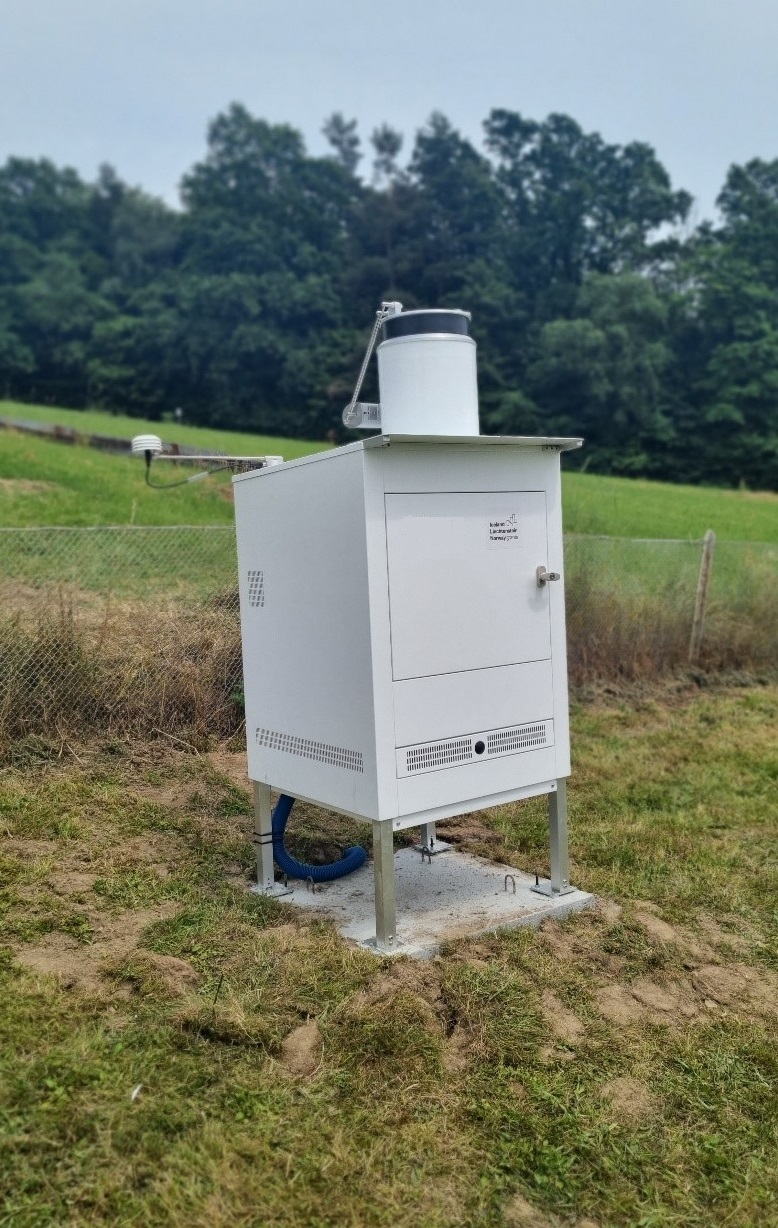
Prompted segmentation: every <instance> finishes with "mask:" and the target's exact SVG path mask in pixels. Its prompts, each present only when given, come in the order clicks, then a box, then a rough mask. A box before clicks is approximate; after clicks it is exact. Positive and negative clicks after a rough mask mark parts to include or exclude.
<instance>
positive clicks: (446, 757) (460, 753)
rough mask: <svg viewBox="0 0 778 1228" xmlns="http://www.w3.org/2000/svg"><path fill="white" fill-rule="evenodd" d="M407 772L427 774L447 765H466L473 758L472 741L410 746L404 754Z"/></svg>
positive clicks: (459, 739) (459, 740) (457, 739)
mask: <svg viewBox="0 0 778 1228" xmlns="http://www.w3.org/2000/svg"><path fill="white" fill-rule="evenodd" d="M405 754H406V760H405V766H406V768H407V770H408V771H409V772H429V771H430V770H431V769H432V768H438V767H445V766H446V765H447V764H449V763H466V762H467V761H468V760H470V759H472V758H473V739H472V738H454V739H453V740H452V741H450V742H432V743H430V744H429V745H427V746H412V747H411V748H410V749H409V750H407V751H406V752H405Z"/></svg>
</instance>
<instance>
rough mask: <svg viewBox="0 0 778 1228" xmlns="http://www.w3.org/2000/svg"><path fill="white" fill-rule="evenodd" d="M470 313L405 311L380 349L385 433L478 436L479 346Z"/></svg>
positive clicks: (387, 326)
mask: <svg viewBox="0 0 778 1228" xmlns="http://www.w3.org/2000/svg"><path fill="white" fill-rule="evenodd" d="M469 322H470V316H469V315H468V313H467V312H464V311H446V310H431V309H425V310H422V311H403V312H400V313H399V314H398V315H395V316H390V317H388V319H386V320H385V321H384V323H383V326H382V328H383V336H384V340H383V341H382V342H381V344H380V345H379V347H378V351H377V354H378V386H379V389H380V399H381V433H382V434H384V435H393V434H394V435H478V434H479V427H478V378H477V373H476V344H475V341H473V338H472V337H471V336H470V335H469V331H468V325H469Z"/></svg>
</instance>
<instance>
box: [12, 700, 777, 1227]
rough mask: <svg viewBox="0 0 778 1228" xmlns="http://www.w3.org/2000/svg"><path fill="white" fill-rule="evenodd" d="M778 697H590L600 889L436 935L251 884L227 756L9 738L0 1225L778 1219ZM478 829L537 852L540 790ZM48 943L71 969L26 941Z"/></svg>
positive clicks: (344, 827) (581, 733) (346, 835)
mask: <svg viewBox="0 0 778 1228" xmlns="http://www.w3.org/2000/svg"><path fill="white" fill-rule="evenodd" d="M776 720H778V689H776V688H764V689H760V690H734V691H731V692H726V691H719V692H715V693H714V692H712V693H708V694H706V693H699V692H697V693H696V694H689V693H685V692H677V693H676V692H675V691H673V690H664V691H662V692H660V691H655V692H645V693H643V694H641V693H638V692H632V693H631V694H626V693H625V694H624V695H622V696H619V695H611V696H610V697H608V696H604V697H601V698H600V700H599V701H598V702H596V703H594V704H590V705H587V706H581V707H578V708H577V709H576V710H575V711H574V713H573V728H574V739H573V745H574V748H575V758H576V762H575V770H574V777H573V784H572V787H571V793H570V799H571V835H572V854H573V863H574V867H575V869H574V877H575V881H576V882H577V883H578V884H579V885H580V886H582V887H584V888H587V889H589V890H594V891H598V892H601V893H603V894H605V895H607V897H608V898H609V900H610V904H609V905H608V906H607V907H606V908H603V909H602V910H600V911H598V912H596V913H592V914H588V915H587V914H580V915H579V916H578V917H576V918H573V919H571V920H570V921H569V922H566V923H565V924H564V925H551V926H549V927H547V928H546V929H544V930H543V931H541V932H528V931H513V932H510V933H507V932H506V933H502V934H498V935H495V936H492V937H486V938H481V939H478V940H473V941H460V942H458V943H456V944H453V945H452V946H450V947H449V948H447V949H445V950H444V952H443V953H442V955H441V957H440V958H439V959H437V960H435V961H432V962H430V963H426V964H424V963H415V962H413V961H409V960H407V959H402V958H401V959H399V960H396V961H394V962H392V961H389V960H384V959H378V958H376V957H373V956H371V955H369V954H367V953H366V952H364V951H360V950H356V949H353V948H351V947H349V946H348V945H347V944H346V943H345V942H343V941H342V940H341V939H340V938H339V937H338V936H337V934H336V933H335V932H334V931H333V929H332V928H331V927H330V926H329V924H328V923H326V922H325V921H320V920H312V919H311V918H310V915H309V914H307V915H306V917H305V918H301V917H299V916H297V915H295V913H294V912H293V911H292V910H291V909H288V908H285V907H284V906H283V905H282V904H279V903H278V902H275V901H269V900H264V899H261V898H258V897H254V896H251V895H248V894H246V892H245V891H244V889H243V887H242V881H245V878H246V876H247V875H248V873H249V870H250V866H251V862H252V856H253V850H252V847H251V844H250V840H249V829H250V805H249V799H248V796H247V795H246V794H244V793H243V792H242V791H241V790H240V789H239V788H236V787H235V785H234V784H232V783H230V779H229V778H228V777H227V776H225V775H223V772H222V769H224V770H226V761H225V760H224V759H223V757H222V758H217V759H213V760H212V759H209V758H208V757H207V756H204V755H196V754H193V753H184V752H183V751H176V750H175V749H174V748H173V747H172V746H171V745H170V744H169V743H168V744H166V745H163V744H162V743H160V742H156V743H149V744H145V745H143V746H140V745H133V744H132V743H127V742H124V741H116V742H111V743H106V742H102V743H99V744H98V743H93V744H91V745H86V746H84V745H80V744H79V745H73V746H72V747H70V748H68V747H67V746H64V745H63V744H62V742H61V741H58V740H54V741H53V742H50V743H47V742H45V741H43V740H41V739H38V740H33V741H29V740H28V741H27V742H21V743H17V744H16V746H15V747H14V749H13V751H12V755H11V758H10V759H8V760H7V761H6V763H7V766H6V767H5V769H4V770H3V772H2V775H0V807H1V813H2V817H3V823H4V826H5V839H4V841H3V844H4V849H3V857H4V861H3V867H4V879H3V881H4V890H3V896H2V902H3V908H4V913H5V916H4V929H3V933H4V941H5V955H4V959H3V961H2V964H1V967H2V971H1V972H0V976H1V977H2V981H3V993H2V998H1V999H0V1002H1V1003H2V1004H1V1005H0V1054H1V1055H2V1057H1V1060H2V1064H3V1071H4V1078H3V1081H2V1084H1V1085H0V1140H2V1141H0V1189H2V1191H3V1193H2V1197H3V1198H4V1203H3V1208H4V1209H3V1211H2V1212H0V1224H4V1225H13V1226H14V1228H28V1226H30V1228H31V1226H33V1225H35V1228H38V1226H39V1225H49V1224H57V1225H58V1224H63V1223H68V1224H77V1225H81V1224H84V1225H87V1224H89V1225H96V1224H134V1225H149V1226H151V1225H154V1226H155V1228H156V1226H157V1225H171V1226H174V1225H175V1226H178V1225H184V1224H186V1225H195V1226H199V1225H202V1226H203V1228H205V1225H208V1226H209V1228H211V1226H215V1228H221V1226H222V1225H224V1226H226V1225H228V1224H229V1225H246V1226H248V1225H265V1224H267V1225H282V1226H287V1225H288V1226H290V1228H297V1226H298V1225H306V1226H308V1225H312V1226H313V1228H336V1226H337V1228H341V1226H342V1225H353V1226H359V1228H372V1226H373V1225H375V1226H379V1225H389V1224H391V1225H395V1226H396V1228H406V1226H408V1228H410V1226H411V1225H412V1226H413V1228H452V1226H458V1225H484V1226H486V1228H492V1226H494V1228H497V1226H499V1225H524V1228H527V1226H530V1228H532V1226H534V1228H539V1226H541V1225H549V1224H553V1225H559V1226H561V1225H565V1226H568V1228H569V1226H572V1225H578V1226H579V1228H583V1225H584V1224H586V1225H591V1224H596V1225H599V1228H606V1226H608V1225H630V1226H635V1228H638V1226H641V1228H648V1226H651V1228H665V1226H672V1228H708V1226H710V1225H719V1224H720V1225H724V1224H726V1225H728V1226H731V1228H755V1226H756V1225H759V1226H760V1228H761V1226H762V1225H766V1226H769V1225H775V1224H778V1100H776V1097H775V1094H774V1089H775V1085H776V1079H778V1058H777V1057H776V1053H777V1052H778V1049H777V1048H776V1039H778V1035H777V1033H778V998H776V988H777V986H778V979H777V976H778V958H777V957H776V940H777V939H778V917H777V916H776V911H775V900H776V899H777V898H778V871H777V870H776V865H775V859H774V850H773V844H772V841H773V834H772V827H773V825H774V820H775V814H776V801H777V797H776V793H777V790H778V785H777V783H776V782H777V780H778V757H777V755H776V745H775V738H774V729H775V725H776ZM60 756H61V757H60ZM76 756H77V757H76ZM33 766H34V767H35V770H34V771H33V770H31V768H32V767H33ZM316 817H318V822H319V825H320V827H321V828H322V830H323V831H324V832H325V833H327V836H328V838H329V839H331V840H333V841H334V842H335V843H338V842H339V841H341V840H350V839H351V838H353V831H354V828H353V825H351V824H344V823H342V822H341V821H340V820H337V819H335V818H333V817H332V816H326V815H318V816H315V815H314V813H313V812H311V811H308V812H304V813H303V815H302V823H301V825H300V827H298V831H300V830H308V829H310V828H311V826H312V824H313V822H314V819H315V818H316ZM479 825H480V827H481V828H482V830H483V832H484V833H486V834H488V836H489V847H490V849H491V851H492V855H493V856H495V857H498V858H504V859H506V860H507V861H509V862H510V863H512V864H514V865H518V866H519V867H523V868H527V869H533V868H535V867H536V866H537V867H539V868H541V869H543V868H544V859H545V856H546V825H545V818H544V814H543V810H542V807H541V805H540V803H529V804H524V805H519V806H511V807H505V808H503V809H501V810H498V811H494V812H490V813H489V814H487V815H485V816H480V817H479V819H478V820H477V821H476V820H474V819H473V818H469V819H465V820H463V821H462V823H461V824H459V826H460V827H461V828H462V829H463V830H464V829H465V828H468V829H470V830H471V831H475V829H476V828H477V827H478V826H479ZM452 826H453V827H454V828H456V827H457V824H456V823H455V824H453V825H452ZM357 830H358V831H360V830H361V831H362V834H363V836H364V834H366V829H357ZM473 838H474V837H473ZM293 839H294V836H293ZM449 855H456V854H449ZM68 883H70V888H68ZM619 906H620V907H619ZM155 910H156V912H155ZM79 918H80V919H81V921H82V928H81V930H79V929H78V925H77V924H76V923H77V921H78V919H79ZM144 919H145V920H146V921H148V924H147V927H146V928H145V930H144V931H141V932H137V933H136V934H135V937H134V938H133V940H132V942H130V943H129V945H127V944H125V946H124V948H122V949H117V947H116V945H115V943H116V940H117V938H116V936H117V935H120V934H121V933H122V932H123V929H126V927H127V926H131V925H132V924H137V922H138V921H139V920H140V921H144ZM25 939H26V940H27V941H26V942H25V941H24V940H25ZM112 942H113V943H114V946H111V943H112ZM31 943H32V945H31ZM36 943H37V946H36V945H35V944H36ZM47 943H48V944H49V946H48V947H47V945H46V944H47ZM57 943H59V944H64V945H61V950H62V956H61V958H62V963H63V968H65V970H66V971H67V968H70V969H71V971H72V969H75V971H74V972H72V975H71V974H70V973H68V975H66V976H65V978H64V981H60V982H58V981H57V980H56V978H54V977H51V976H49V975H45V974H43V973H41V972H36V971H35V970H34V968H32V966H31V957H30V952H31V951H33V952H35V951H38V952H39V953H40V952H41V951H43V952H44V953H45V952H46V950H49V951H53V952H55V953H56V952H57V951H58V950H60V947H58V946H57V945H56V944H57ZM16 955H18V956H19V958H20V959H21V960H22V963H21V964H20V963H19V962H17V959H16ZM79 960H82V961H86V962H87V964H88V965H89V967H90V968H91V977H92V979H91V981H90V980H87V981H85V982H82V981H80V980H79V976H78V966H79V964H78V961H79ZM68 961H70V962H69V963H68ZM89 961H91V963H90V962H89ZM32 962H34V961H32ZM68 976H70V981H69V982H68ZM182 977H185V979H184V980H182ZM717 977H718V978H719V981H721V979H722V978H723V979H724V981H725V982H726V978H730V983H731V984H732V985H737V986H740V989H739V991H738V992H737V993H734V992H733V993H731V994H729V995H727V993H726V992H723V991H722V989H721V987H720V986H719V987H718V988H717V983H718V982H717V980H716V978H717ZM706 978H707V981H706ZM738 978H739V979H738ZM749 978H750V979H749ZM68 983H69V987H67V986H68ZM711 985H712V988H711V987H710V986H711ZM706 986H707V988H706ZM646 994H648V995H649V997H648V998H646ZM657 994H659V995H660V996H661V994H664V995H665V996H666V997H667V999H668V1000H669V1001H671V1002H672V1003H674V1004H675V1005H674V1006H673V1007H672V1009H669V1008H668V1009H665V1008H661V1009H660V1008H659V1007H657V1006H656V1001H657V1000H658V999H657ZM619 995H621V998H620V997H619ZM635 995H637V996H635ZM641 995H642V999H641ZM651 995H653V997H652V996H651ZM614 996H615V997H614ZM622 999H623V1001H622ZM613 1000H615V1001H616V1002H617V1004H618V1002H620V1001H621V1002H622V1005H624V1003H627V1004H628V1005H629V1004H631V1006H630V1010H631V1012H632V1013H631V1014H628V1015H627V1017H626V1018H625V1019H622V1020H621V1021H619V1020H618V1018H617V1016H614V1014H613V1010H612V1009H610V1010H609V1009H608V1008H607V1003H608V1002H609V1001H611V1002H612V1001H613ZM641 1001H643V1002H644V1003H645V1002H646V1001H648V1002H649V1003H651V1002H653V1003H654V1005H653V1006H651V1005H649V1006H645V1005H642V1006H641ZM571 1016H572V1018H573V1021H574V1022H575V1023H576V1026H575V1027H573V1028H572V1030H571V1022H570V1017H571ZM306 1020H315V1021H316V1027H315V1028H314V1029H313V1031H314V1034H315V1036H316V1037H317V1038H318V1040H317V1047H316V1049H315V1052H314V1053H313V1056H312V1061H311V1062H309V1064H308V1065H307V1066H305V1067H304V1068H303V1067H300V1066H299V1065H298V1066H295V1064H294V1061H292V1060H291V1058H290V1052H291V1050H290V1044H291V1041H292V1040H294V1038H295V1037H296V1036H299V1034H300V1028H301V1025H303V1024H304V1023H305V1021H306ZM309 1056H310V1055H309ZM139 1084H142V1088H141V1090H140V1092H139V1093H138V1094H137V1095H136V1098H135V1099H134V1100H132V1099H131V1092H132V1091H133V1089H135V1088H137V1086H138V1085H139ZM625 1088H626V1089H627V1090H628V1091H629V1092H630V1095H631V1097H632V1099H631V1101H630V1100H629V1097H627V1099H626V1100H625V1097H624V1090H625Z"/></svg>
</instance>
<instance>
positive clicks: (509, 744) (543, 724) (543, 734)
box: [397, 720, 554, 776]
mask: <svg viewBox="0 0 778 1228" xmlns="http://www.w3.org/2000/svg"><path fill="white" fill-rule="evenodd" d="M553 745H554V722H553V721H552V720H547V721H535V722H534V724H532V725H514V726H512V727H511V728H509V729H487V730H484V732H483V733H471V734H467V736H465V737H461V738H448V739H447V740H446V741H445V742H425V743H417V745H416V746H398V747H397V775H398V776H413V775H416V774H417V773H418V772H436V771H441V770H443V769H445V768H451V767H461V766H462V765H463V764H465V763H489V762H490V761H491V760H492V759H498V758H500V757H501V756H503V755H516V754H519V753H520V752H521V751H530V750H536V749H538V748H540V747H544V746H553Z"/></svg>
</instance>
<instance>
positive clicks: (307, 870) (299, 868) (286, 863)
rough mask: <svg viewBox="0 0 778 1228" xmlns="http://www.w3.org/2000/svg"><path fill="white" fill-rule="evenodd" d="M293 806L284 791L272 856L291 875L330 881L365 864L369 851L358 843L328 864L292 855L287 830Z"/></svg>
mask: <svg viewBox="0 0 778 1228" xmlns="http://www.w3.org/2000/svg"><path fill="white" fill-rule="evenodd" d="M292 806H294V798H293V797H289V795H288V794H286V793H282V794H281V796H280V797H279V799H278V801H277V802H276V808H275V810H274V811H273V820H272V826H273V860H274V861H275V863H276V865H277V866H278V868H279V870H282V871H283V873H284V874H288V875H289V877H290V878H310V879H311V881H312V882H314V883H331V882H332V880H333V879H335V878H343V877H344V876H345V875H346V874H353V872H354V870H358V869H359V868H360V866H363V865H364V864H365V862H366V861H367V853H366V852H365V850H364V849H363V848H362V846H361V845H359V844H355V845H354V846H353V847H352V848H350V849H346V852H345V854H344V855H343V857H341V859H340V861H333V862H332V863H331V864H330V865H328V866H312V865H308V864H307V862H304V861H298V860H297V858H296V857H292V855H291V853H288V852H287V851H286V849H285V848H284V832H285V831H286V824H287V820H288V819H289V815H290V814H291V812H292Z"/></svg>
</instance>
